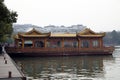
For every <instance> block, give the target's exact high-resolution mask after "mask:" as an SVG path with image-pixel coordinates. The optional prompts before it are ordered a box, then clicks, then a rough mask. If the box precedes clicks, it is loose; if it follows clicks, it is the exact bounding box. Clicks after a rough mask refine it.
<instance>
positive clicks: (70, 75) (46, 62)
mask: <svg viewBox="0 0 120 80" xmlns="http://www.w3.org/2000/svg"><path fill="white" fill-rule="evenodd" d="M14 60H15V62H16V63H17V65H18V66H20V68H21V69H22V71H23V72H24V74H25V75H26V76H28V77H33V78H34V79H38V80H120V49H116V50H115V51H114V54H113V55H109V56H71V57H17V58H14Z"/></svg>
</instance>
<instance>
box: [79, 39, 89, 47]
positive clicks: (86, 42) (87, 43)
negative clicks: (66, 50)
mask: <svg viewBox="0 0 120 80" xmlns="http://www.w3.org/2000/svg"><path fill="white" fill-rule="evenodd" d="M81 47H82V48H89V40H82V44H81Z"/></svg>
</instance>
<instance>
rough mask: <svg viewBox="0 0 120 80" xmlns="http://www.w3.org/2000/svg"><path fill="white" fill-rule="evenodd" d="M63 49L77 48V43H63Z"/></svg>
mask: <svg viewBox="0 0 120 80" xmlns="http://www.w3.org/2000/svg"><path fill="white" fill-rule="evenodd" d="M64 47H74V48H76V47H78V42H77V41H65V42H64Z"/></svg>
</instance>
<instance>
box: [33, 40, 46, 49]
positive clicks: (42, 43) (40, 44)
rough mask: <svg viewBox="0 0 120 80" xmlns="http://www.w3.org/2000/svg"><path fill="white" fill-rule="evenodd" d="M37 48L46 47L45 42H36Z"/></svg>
mask: <svg viewBox="0 0 120 80" xmlns="http://www.w3.org/2000/svg"><path fill="white" fill-rule="evenodd" d="M35 47H40V48H42V47H44V42H43V41H35Z"/></svg>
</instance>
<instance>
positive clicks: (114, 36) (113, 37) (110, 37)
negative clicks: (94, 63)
mask: <svg viewBox="0 0 120 80" xmlns="http://www.w3.org/2000/svg"><path fill="white" fill-rule="evenodd" d="M104 43H105V44H107V45H120V32H117V31H116V30H113V31H112V32H107V34H106V36H105V37H104Z"/></svg>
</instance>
